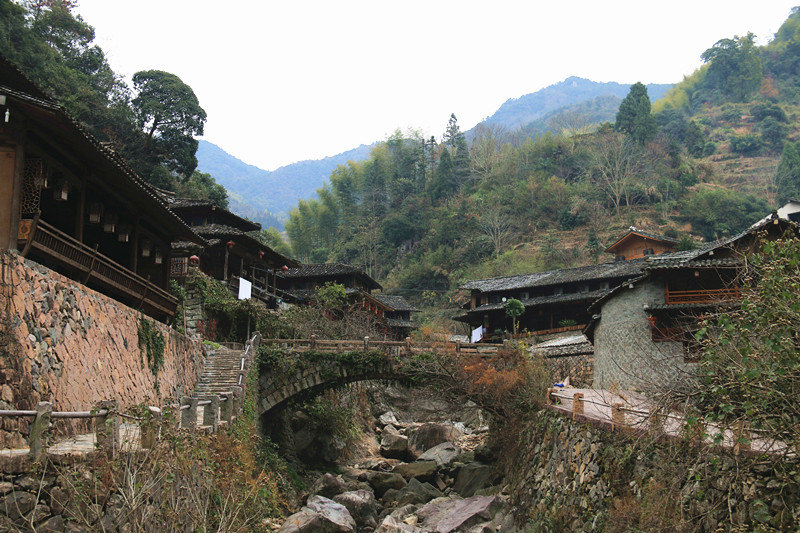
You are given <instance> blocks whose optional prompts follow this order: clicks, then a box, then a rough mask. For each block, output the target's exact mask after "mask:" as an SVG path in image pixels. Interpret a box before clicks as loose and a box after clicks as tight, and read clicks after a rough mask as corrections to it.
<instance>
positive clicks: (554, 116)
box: [197, 76, 672, 229]
mask: <svg viewBox="0 0 800 533" xmlns="http://www.w3.org/2000/svg"><path fill="white" fill-rule="evenodd" d="M629 87H630V85H624V84H620V83H614V82H610V83H599V82H595V81H591V80H587V79H584V78H579V77H575V76H572V77H569V78H567V79H566V80H564V81H562V82H559V83H556V84H553V85H551V86H549V87H545V88H544V89H541V90H539V91H536V92H533V93H530V94H526V95H523V96H520V97H519V98H513V99H510V100H508V101H506V102H505V103H504V104H503V105H502V106H501V107H500V108H499V109H498V110H497V111H496V112H495V113H494V114H493V115H492V116H491V117H489V118H488V119H486V121H484V122H483V123H482V124H481V125H479V126H478V127H476V128H473V129H472V130H469V131H467V132H466V138H467V140H468V141H471V140H472V138H473V137H474V136H475V135H476V134H477V131H478V130H479V129H481V128H482V127H483V126H491V127H492V128H497V127H500V128H503V129H504V130H506V131H508V132H513V130H515V129H519V128H521V130H520V134H519V135H517V136H516V137H517V138H521V139H524V138H525V137H529V136H536V135H541V134H542V133H544V132H546V131H551V130H553V129H556V130H558V131H560V130H561V129H562V128H564V127H566V126H567V125H569V124H573V123H574V122H575V120H576V119H577V120H580V121H588V122H586V123H587V124H597V123H600V122H605V121H608V120H613V118H614V115H616V113H617V108H618V107H619V102H621V101H622V98H623V97H624V96H625V94H626V93H627V92H628V88H629ZM647 87H648V90H650V91H651V94H650V96H651V98H659V97H661V96H662V95H663V94H664V92H666V91H667V90H668V89H669V88H670V87H672V86H671V85H666V84H650V85H648V86H647ZM573 125H574V124H573ZM372 146H374V144H373V145H372ZM372 146H366V145H361V146H359V147H357V148H354V149H352V150H348V151H346V152H343V153H341V154H337V155H334V156H330V157H325V158H322V159H317V160H306V161H299V162H297V163H292V164H290V165H286V166H283V167H281V168H278V169H276V170H273V171H268V170H263V169H260V168H258V167H255V166H253V165H249V164H247V163H245V162H243V161H241V160H240V159H238V158H236V157H235V156H233V155H231V154H229V153H227V152H225V151H224V150H223V149H222V148H220V147H219V146H217V145H215V144H213V143H210V142H208V141H202V140H201V141H200V146H199V148H198V150H197V160H198V168H199V169H200V170H202V171H203V172H207V173H209V174H211V175H212V176H214V178H215V179H216V180H217V181H218V182H219V183H221V184H222V185H224V186H225V188H226V189H228V192H229V193H230V194H231V197H232V200H233V201H232V203H231V205H232V208H233V209H234V211H236V212H237V213H239V214H241V215H243V216H247V217H248V218H250V219H252V220H254V221H256V222H261V223H262V224H263V225H264V226H265V227H266V226H269V225H274V226H276V227H277V228H279V229H283V221H284V220H285V219H286V218H287V217H288V214H289V211H290V210H291V209H292V208H293V207H295V206H296V205H297V202H298V200H307V199H311V198H314V197H315V196H316V189H318V188H319V187H322V186H323V185H324V184H325V182H326V180H327V179H328V176H330V174H331V172H332V171H333V170H334V169H335V168H336V167H337V166H339V165H341V164H345V163H347V162H348V161H363V160H364V159H366V158H367V157H368V156H369V152H370V149H371V148H372ZM245 199H246V200H245Z"/></svg>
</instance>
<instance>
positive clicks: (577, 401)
mask: <svg viewBox="0 0 800 533" xmlns="http://www.w3.org/2000/svg"><path fill="white" fill-rule="evenodd" d="M582 414H583V393H582V392H576V393H575V394H573V395H572V418H575V415H582Z"/></svg>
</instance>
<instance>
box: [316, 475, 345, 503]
mask: <svg viewBox="0 0 800 533" xmlns="http://www.w3.org/2000/svg"><path fill="white" fill-rule="evenodd" d="M347 490H348V488H347V484H346V483H345V481H344V479H342V476H334V475H333V474H325V475H324V476H322V477H321V478H319V479H318V480H317V481H316V482H315V483H314V485H313V486H312V487H311V493H312V494H319V495H320V496H324V497H325V498H333V497H334V496H336V495H337V494H341V493H343V492H347Z"/></svg>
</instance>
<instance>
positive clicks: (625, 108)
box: [614, 82, 658, 144]
mask: <svg viewBox="0 0 800 533" xmlns="http://www.w3.org/2000/svg"><path fill="white" fill-rule="evenodd" d="M614 129H615V130H617V131H621V132H622V133H625V134H627V135H630V136H631V137H632V138H633V139H634V140H635V141H637V142H638V143H639V144H644V143H646V142H647V141H651V140H653V138H654V137H655V136H656V131H657V129H658V126H657V125H656V119H655V118H654V117H653V115H652V114H651V113H650V97H649V96H648V95H647V87H645V86H644V84H643V83H642V82H637V83H634V84H633V85H631V90H630V92H628V96H626V97H625V99H624V100H622V103H620V104H619V111H618V112H617V119H616V122H615V123H614Z"/></svg>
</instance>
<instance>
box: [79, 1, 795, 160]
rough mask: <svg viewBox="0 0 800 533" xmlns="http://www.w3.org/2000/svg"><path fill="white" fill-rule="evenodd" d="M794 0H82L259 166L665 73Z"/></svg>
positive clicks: (122, 55)
mask: <svg viewBox="0 0 800 533" xmlns="http://www.w3.org/2000/svg"><path fill="white" fill-rule="evenodd" d="M795 4H800V0H789V1H784V0H760V1H758V2H754V1H753V0H747V1H738V0H691V1H685V0H672V1H670V2H663V1H659V2H655V1H652V0H630V1H623V0H586V1H577V0H576V1H570V0H548V1H541V0H536V1H534V0H530V1H503V0H485V1H482V2H473V1H468V0H459V1H439V0H423V1H417V0H399V1H393V2H387V1H381V0H365V1H351V0H336V1H331V0H321V1H299V0H284V1H281V2H275V1H271V0H269V1H266V0H264V1H253V0H239V1H235V2H225V1H219V0H216V1H213V2H211V1H206V0H135V1H134V0H80V2H79V6H78V9H77V12H78V13H79V14H81V15H82V16H83V18H84V19H85V20H86V21H87V22H88V23H90V24H92V25H93V26H94V27H95V28H96V30H97V42H98V43H99V44H100V45H101V46H102V47H103V49H104V50H105V52H106V54H107V55H108V57H109V60H110V63H111V66H112V68H114V70H115V71H117V72H118V73H120V74H123V75H125V76H126V77H128V78H130V76H131V75H133V73H134V72H136V71H138V70H145V69H159V70H166V71H168V72H172V73H174V74H177V75H178V76H179V77H180V78H181V79H182V80H183V81H184V82H186V83H187V84H189V85H190V86H191V87H192V88H193V89H194V91H195V93H196V94H197V97H198V98H199V100H200V105H202V106H203V108H204V109H205V110H206V112H207V113H208V121H207V123H206V128H205V137H204V138H205V139H207V140H209V141H211V142H213V143H216V144H218V145H220V146H221V147H222V148H223V149H225V150H226V151H228V152H229V153H231V154H233V155H235V156H236V157H239V158H240V159H242V160H244V161H246V162H248V163H251V164H254V165H257V166H260V167H262V168H265V169H268V170H272V169H274V168H277V167H279V166H282V165H285V164H288V163H292V162H294V161H298V160H302V159H317V158H321V157H325V156H328V155H333V154H336V153H339V152H342V151H345V150H348V149H350V148H354V147H355V146H358V145H359V144H367V143H371V142H373V141H376V140H382V139H384V138H386V136H387V135H388V134H390V133H391V132H393V131H394V130H395V129H396V128H401V129H404V130H405V129H407V128H409V127H412V128H416V129H421V130H422V131H423V133H425V134H427V135H436V137H437V138H440V136H441V134H442V132H443V131H444V127H445V125H446V123H447V119H448V117H449V116H450V113H456V115H457V116H458V119H459V123H460V124H461V126H462V129H464V130H466V129H468V128H470V127H472V126H474V125H475V124H476V123H477V122H479V121H480V120H481V119H483V118H485V117H487V116H489V115H491V114H492V113H493V112H494V111H495V110H496V109H497V108H498V107H499V106H500V104H502V103H503V102H504V101H506V100H507V99H509V98H515V97H518V96H521V95H523V94H527V93H530V92H534V91H536V90H538V89H541V88H542V87H546V86H548V85H551V84H553V83H556V82H558V81H561V80H563V79H564V78H566V77H568V76H572V75H575V76H581V77H585V78H590V79H592V80H596V81H617V82H621V83H633V82H635V81H643V82H645V83H651V82H656V83H672V82H677V81H680V80H681V79H682V77H683V76H684V75H686V74H689V73H691V72H692V71H693V70H694V69H695V68H697V67H698V66H699V65H700V64H701V61H700V54H701V53H702V52H703V51H704V50H705V49H706V48H708V47H710V46H711V45H713V44H714V43H715V42H716V41H717V40H719V39H721V38H723V37H731V36H733V35H734V34H738V35H743V34H745V33H746V32H748V31H752V32H753V33H755V34H756V35H757V36H758V38H759V43H766V42H767V41H768V40H769V38H771V36H772V35H773V34H774V33H775V31H777V29H778V27H779V26H780V24H781V22H783V20H784V19H785V18H786V17H787V16H788V14H789V11H790V9H791V7H792V6H793V5H795Z"/></svg>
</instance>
